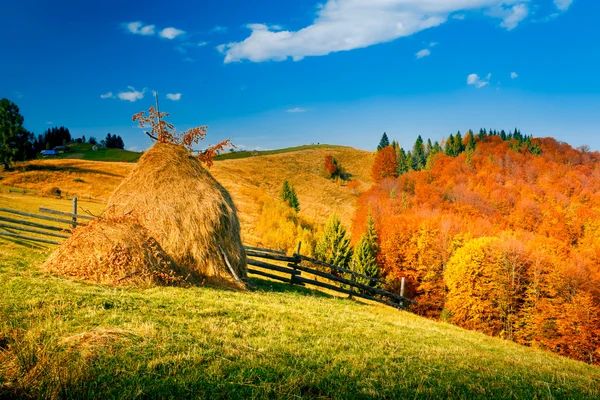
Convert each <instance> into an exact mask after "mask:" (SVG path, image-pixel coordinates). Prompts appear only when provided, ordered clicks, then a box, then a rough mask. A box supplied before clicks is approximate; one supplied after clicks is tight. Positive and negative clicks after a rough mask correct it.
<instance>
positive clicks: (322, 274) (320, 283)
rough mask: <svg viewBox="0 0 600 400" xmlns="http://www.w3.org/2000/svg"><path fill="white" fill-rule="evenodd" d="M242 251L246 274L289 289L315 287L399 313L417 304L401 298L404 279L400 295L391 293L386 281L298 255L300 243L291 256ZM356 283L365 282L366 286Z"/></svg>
mask: <svg viewBox="0 0 600 400" xmlns="http://www.w3.org/2000/svg"><path fill="white" fill-rule="evenodd" d="M245 248H246V255H247V256H248V257H247V263H248V273H249V274H254V275H260V276H264V277H267V278H270V279H274V280H278V281H281V282H285V283H289V284H292V285H299V286H305V285H307V284H308V285H312V286H317V287H320V288H324V289H328V290H331V291H334V292H337V293H342V294H347V295H348V296H350V297H358V298H361V299H366V300H371V301H376V302H378V303H383V304H386V305H388V306H391V307H395V308H399V309H405V308H407V307H408V306H409V304H411V303H412V304H416V301H414V300H412V299H409V298H407V297H404V293H403V292H404V290H403V289H404V279H403V282H402V290H401V293H400V294H398V293H392V292H390V291H387V290H384V289H383V288H382V287H385V286H384V285H386V284H387V282H385V281H382V280H379V279H376V278H373V277H370V276H367V275H363V274H360V273H358V272H355V271H352V270H349V269H347V268H342V267H339V266H336V265H332V264H328V263H325V262H323V261H320V260H317V259H314V258H311V257H307V256H304V255H302V254H300V249H301V244H300V243H299V244H298V248H297V250H296V252H295V253H294V254H293V255H291V256H288V255H286V254H285V253H284V252H283V251H278V250H271V249H263V248H259V247H252V246H245ZM264 260H269V261H276V262H284V263H286V265H285V266H282V265H276V264H273V263H269V262H266V261H264ZM317 267H322V268H323V269H318V268H317ZM319 278H321V280H319ZM359 281H363V282H365V281H366V282H368V284H365V283H361V282H359Z"/></svg>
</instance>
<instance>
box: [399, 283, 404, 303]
mask: <svg viewBox="0 0 600 400" xmlns="http://www.w3.org/2000/svg"><path fill="white" fill-rule="evenodd" d="M400 296H402V297H404V277H402V282H401V283H400ZM400 304H401V305H402V306H404V302H403V301H401V302H400Z"/></svg>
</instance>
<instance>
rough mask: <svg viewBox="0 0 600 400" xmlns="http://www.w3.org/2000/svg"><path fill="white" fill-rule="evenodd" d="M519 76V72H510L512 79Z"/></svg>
mask: <svg viewBox="0 0 600 400" xmlns="http://www.w3.org/2000/svg"><path fill="white" fill-rule="evenodd" d="M518 77H519V74H517V73H516V72H511V73H510V79H517V78H518Z"/></svg>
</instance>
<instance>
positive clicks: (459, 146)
mask: <svg viewBox="0 0 600 400" xmlns="http://www.w3.org/2000/svg"><path fill="white" fill-rule="evenodd" d="M463 151H465V145H464V144H463V139H462V135H461V134H460V131H458V133H457V134H456V136H454V143H452V153H453V155H454V157H456V156H458V155H459V154H460V153H462V152H463Z"/></svg>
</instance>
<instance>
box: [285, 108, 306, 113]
mask: <svg viewBox="0 0 600 400" xmlns="http://www.w3.org/2000/svg"><path fill="white" fill-rule="evenodd" d="M285 112H289V113H303V112H306V110H305V109H304V108H300V107H294V108H290V109H289V110H285Z"/></svg>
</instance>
